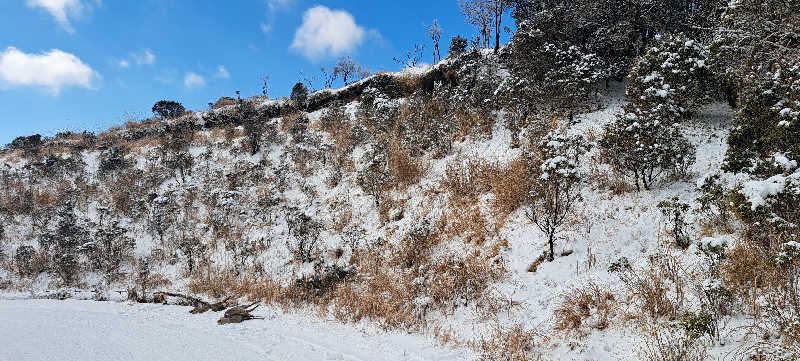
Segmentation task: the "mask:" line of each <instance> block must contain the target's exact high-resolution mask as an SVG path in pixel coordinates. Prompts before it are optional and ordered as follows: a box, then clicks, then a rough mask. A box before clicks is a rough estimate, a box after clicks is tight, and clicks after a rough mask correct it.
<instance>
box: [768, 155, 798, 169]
mask: <svg viewBox="0 0 800 361" xmlns="http://www.w3.org/2000/svg"><path fill="white" fill-rule="evenodd" d="M772 158H773V159H774V160H775V165H777V166H780V167H783V169H785V170H788V171H791V170H794V169H795V168H797V161H796V160H792V159H789V158H788V157H787V156H786V155H785V154H783V153H775V154H774V155H773V156H772Z"/></svg>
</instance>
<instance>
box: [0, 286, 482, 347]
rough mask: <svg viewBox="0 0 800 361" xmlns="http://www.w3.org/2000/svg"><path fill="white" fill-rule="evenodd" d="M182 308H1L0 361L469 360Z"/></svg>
mask: <svg viewBox="0 0 800 361" xmlns="http://www.w3.org/2000/svg"><path fill="white" fill-rule="evenodd" d="M188 309H189V308H187V307H180V306H163V305H151V304H127V303H115V302H92V301H75V300H66V301H56V300H17V301H0V320H2V321H1V322H2V324H1V325H0V340H2V347H0V360H2V361H45V360H52V361H56V360H118V361H141V360H151V361H156V360H164V361H195V360H220V361H222V360H230V361H234V360H235V361H247V360H252V361H256V360H266V361H285V360H331V361H406V360H408V361H428V360H429V361H435V360H469V359H470V355H469V354H468V353H466V352H465V351H464V350H453V349H447V348H442V347H438V346H435V345H433V344H432V343H431V341H430V340H427V339H425V338H423V337H421V336H415V335H408V334H402V333H384V332H378V331H376V330H374V329H369V328H367V329H365V330H363V331H359V330H356V329H355V328H353V327H348V326H344V325H341V324H338V323H334V322H329V321H320V320H317V319H315V318H314V317H309V316H305V317H303V316H299V315H285V314H282V313H280V312H278V311H276V310H274V309H264V310H262V311H260V312H256V314H257V315H259V316H263V317H264V318H265V319H264V320H263V321H258V322H249V323H245V324H240V325H230V326H224V327H221V326H217V325H216V321H217V318H218V317H219V314H216V313H213V312H211V313H207V314H203V315H190V314H189V313H188Z"/></svg>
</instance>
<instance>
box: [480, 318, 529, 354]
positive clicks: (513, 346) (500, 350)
mask: <svg viewBox="0 0 800 361" xmlns="http://www.w3.org/2000/svg"><path fill="white" fill-rule="evenodd" d="M543 342H544V338H543V337H542V336H541V335H539V334H537V333H536V332H535V331H528V330H525V329H523V328H522V326H520V325H515V326H513V327H510V328H506V329H503V328H500V327H499V326H498V327H496V328H495V329H494V330H493V331H492V334H491V335H490V336H489V338H488V339H483V340H481V341H480V342H479V344H478V351H479V352H480V355H481V358H480V360H481V361H532V360H541V359H542V355H541V354H540V353H539V352H538V351H537V349H536V347H537V345H538V344H542V343H543Z"/></svg>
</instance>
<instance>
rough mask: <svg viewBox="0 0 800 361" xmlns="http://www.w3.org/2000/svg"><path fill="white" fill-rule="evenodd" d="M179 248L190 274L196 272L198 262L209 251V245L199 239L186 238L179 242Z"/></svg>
mask: <svg viewBox="0 0 800 361" xmlns="http://www.w3.org/2000/svg"><path fill="white" fill-rule="evenodd" d="M177 247H178V250H179V251H180V252H181V254H183V257H184V258H185V260H186V267H187V268H188V270H189V273H192V272H194V269H195V266H196V265H197V263H198V260H199V259H200V258H201V257H202V256H203V253H204V252H205V251H206V249H207V245H206V244H205V243H203V241H202V240H201V239H199V238H197V237H194V236H184V237H181V238H180V239H179V240H178V244H177Z"/></svg>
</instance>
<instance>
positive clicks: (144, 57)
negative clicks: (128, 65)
mask: <svg viewBox="0 0 800 361" xmlns="http://www.w3.org/2000/svg"><path fill="white" fill-rule="evenodd" d="M131 59H133V60H134V61H135V62H136V64H137V65H139V66H142V65H153V64H155V63H156V55H155V54H153V52H152V51H150V49H144V50H143V51H142V52H141V53H131Z"/></svg>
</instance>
